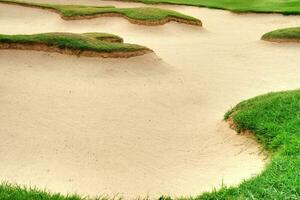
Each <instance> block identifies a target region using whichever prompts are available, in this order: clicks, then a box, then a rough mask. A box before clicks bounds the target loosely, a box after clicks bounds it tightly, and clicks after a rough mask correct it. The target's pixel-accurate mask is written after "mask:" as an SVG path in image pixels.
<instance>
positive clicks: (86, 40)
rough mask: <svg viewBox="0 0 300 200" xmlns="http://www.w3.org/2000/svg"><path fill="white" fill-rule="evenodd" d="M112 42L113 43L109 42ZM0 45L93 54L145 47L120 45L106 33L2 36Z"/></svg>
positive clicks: (136, 49)
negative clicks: (42, 46) (45, 47)
mask: <svg viewBox="0 0 300 200" xmlns="http://www.w3.org/2000/svg"><path fill="white" fill-rule="evenodd" d="M111 40H114V42H111ZM0 43H10V44H11V43H18V44H45V45H48V46H56V47H59V48H60V49H71V50H76V51H95V52H133V51H139V50H149V49H148V48H146V47H143V46H139V45H134V44H126V43H122V38H120V37H118V36H115V35H111V34H107V33H83V34H75V33H41V34H33V35H3V34H0Z"/></svg>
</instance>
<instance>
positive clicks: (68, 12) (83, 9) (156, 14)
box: [0, 0, 201, 25]
mask: <svg viewBox="0 0 300 200" xmlns="http://www.w3.org/2000/svg"><path fill="white" fill-rule="evenodd" d="M0 3H9V4H17V5H22V6H30V7H37V8H42V9H50V10H53V11H56V12H58V13H59V14H60V15H61V16H62V17H63V18H65V19H76V17H93V16H95V17H96V16H97V15H104V14H120V15H122V16H124V17H127V18H129V19H131V20H138V21H141V22H143V21H144V22H148V21H161V20H165V19H167V18H170V17H171V18H175V19H179V20H180V19H181V20H186V21H189V22H191V23H192V22H193V23H194V24H198V25H201V21H200V20H198V19H196V18H194V17H191V16H188V15H184V14H181V13H179V12H176V11H172V10H167V9H160V8H149V7H140V8H116V7H114V6H104V7H103V6H84V5H59V4H44V3H34V2H27V1H15V0H0Z"/></svg>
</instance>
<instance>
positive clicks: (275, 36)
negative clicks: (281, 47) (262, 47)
mask: <svg viewBox="0 0 300 200" xmlns="http://www.w3.org/2000/svg"><path fill="white" fill-rule="evenodd" d="M262 39H263V40H270V41H281V42H284V41H287V42H289V41H298V42H300V27H294V28H284V29H278V30H275V31H271V32H268V33H266V34H264V35H263V36H262Z"/></svg>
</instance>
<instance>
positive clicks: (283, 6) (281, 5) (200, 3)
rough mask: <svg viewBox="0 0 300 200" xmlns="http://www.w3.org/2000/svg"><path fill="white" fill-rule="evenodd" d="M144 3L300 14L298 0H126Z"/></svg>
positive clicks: (299, 2) (234, 10)
mask: <svg viewBox="0 0 300 200" xmlns="http://www.w3.org/2000/svg"><path fill="white" fill-rule="evenodd" d="M126 1H137V2H142V3H146V4H161V3H164V4H177V5H188V6H197V7H208V8H215V9H224V10H230V11H233V12H256V13H282V14H286V15H291V14H300V1H299V0H126Z"/></svg>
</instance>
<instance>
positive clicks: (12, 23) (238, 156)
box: [0, 0, 300, 198]
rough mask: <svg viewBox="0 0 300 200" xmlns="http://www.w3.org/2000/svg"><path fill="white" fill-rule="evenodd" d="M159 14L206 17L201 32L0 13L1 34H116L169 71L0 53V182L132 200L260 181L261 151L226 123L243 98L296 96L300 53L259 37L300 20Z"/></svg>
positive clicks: (194, 11) (12, 9)
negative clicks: (270, 94)
mask: <svg viewBox="0 0 300 200" xmlns="http://www.w3.org/2000/svg"><path fill="white" fill-rule="evenodd" d="M52 2H54V1H52ZM59 2H63V1H59ZM64 2H68V3H70V2H69V1H64ZM78 2H79V1H78ZM88 2H89V3H96V1H91V0H90V1H88ZM97 2H99V3H98V5H102V2H101V1H98V0H97ZM72 3H73V2H72ZM105 3H106V4H107V2H105ZM109 4H114V5H117V6H124V5H132V4H128V3H115V2H109ZM136 5H139V4H134V6H136ZM139 6H140V5H139ZM161 7H165V8H172V9H175V10H178V11H182V12H184V13H187V14H191V15H193V16H196V17H199V18H200V19H201V20H202V21H203V23H204V27H205V28H204V29H201V28H199V27H193V26H188V25H182V24H181V25H180V24H176V23H170V24H168V25H165V26H160V27H145V26H137V25H133V24H130V23H128V22H127V21H126V20H124V19H120V18H102V19H93V20H87V21H63V20H62V19H60V18H59V16H58V15H57V14H55V13H51V12H47V11H42V10H39V9H31V8H23V7H18V6H12V5H2V4H0V32H1V33H7V34H17V33H39V32H53V31H70V32H89V31H100V32H101V31H102V32H110V33H115V34H118V35H120V36H122V37H124V38H125V41H126V42H132V43H137V44H141V45H145V46H148V47H150V48H152V49H154V51H155V52H156V53H157V55H158V56H159V57H160V58H162V60H163V61H162V60H161V59H158V58H157V57H155V56H154V55H151V54H150V55H146V56H141V57H135V58H130V59H98V58H77V57H75V56H66V55H59V54H55V53H53V54H49V53H42V52H26V51H14V50H1V51H0V94H1V95H0V105H1V106H0V124H1V126H0V134H1V140H0V159H1V165H0V178H1V180H7V181H10V182H16V183H19V184H26V185H35V186H38V187H40V188H47V189H49V190H51V191H54V192H63V193H68V192H71V193H73V192H77V193H79V194H83V195H86V194H89V195H92V196H94V195H98V194H109V195H114V194H117V193H119V194H120V195H123V196H125V197H126V198H133V197H137V196H143V197H144V196H146V195H147V194H149V195H150V197H157V196H158V195H160V194H165V195H167V194H170V195H172V196H180V195H197V194H199V193H201V192H203V191H205V190H210V189H212V187H219V186H220V185H221V183H222V180H223V181H224V183H225V184H237V183H239V182H240V181H241V180H242V179H244V178H249V177H251V176H252V175H254V174H257V173H259V172H260V171H261V169H262V168H263V166H264V162H263V156H262V155H259V152H260V150H259V148H258V145H257V144H256V143H255V142H254V141H253V140H251V139H249V138H246V137H245V136H238V135H236V134H235V132H234V131H232V130H230V129H229V128H228V126H227V124H225V123H224V122H222V118H223V114H224V113H225V112H226V111H227V110H228V109H229V108H230V107H231V106H234V105H235V104H236V103H238V102H239V101H241V100H243V99H246V98H250V97H253V96H255V95H258V94H262V93H265V92H268V91H275V90H276V91H277V90H285V89H294V88H297V87H299V85H300V79H299V77H300V68H299V56H300V51H299V46H298V45H293V44H288V45H284V44H271V43H267V42H263V41H259V38H260V36H261V35H262V34H263V33H265V32H267V31H270V30H273V29H276V28H281V27H289V26H296V25H299V22H300V17H297V16H289V17H287V16H281V15H255V14H247V15H236V14H232V13H229V12H225V11H219V10H209V9H204V8H203V9H200V8H193V7H183V6H161Z"/></svg>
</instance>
